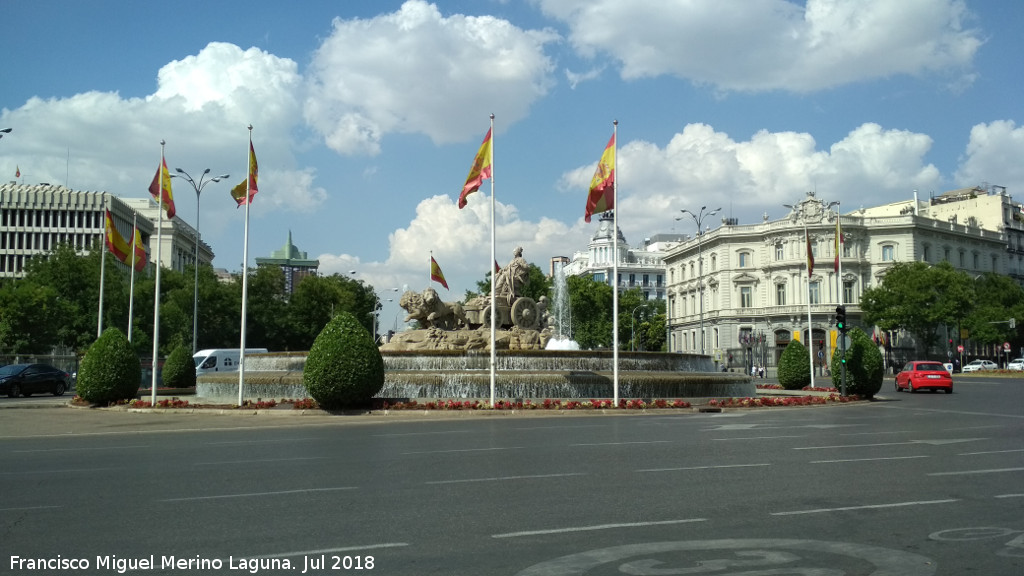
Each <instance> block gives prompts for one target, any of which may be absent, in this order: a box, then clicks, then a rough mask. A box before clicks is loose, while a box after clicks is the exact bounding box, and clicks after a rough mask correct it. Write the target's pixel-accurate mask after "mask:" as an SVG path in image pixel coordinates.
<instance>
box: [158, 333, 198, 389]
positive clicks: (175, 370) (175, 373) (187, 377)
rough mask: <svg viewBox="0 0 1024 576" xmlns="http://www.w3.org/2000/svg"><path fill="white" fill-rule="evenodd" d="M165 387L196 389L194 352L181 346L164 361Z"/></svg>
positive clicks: (172, 351)
mask: <svg viewBox="0 0 1024 576" xmlns="http://www.w3.org/2000/svg"><path fill="white" fill-rule="evenodd" d="M163 380H164V386H166V387H168V388H195V386H196V363H195V361H194V360H193V359H192V350H191V349H190V348H185V346H184V345H181V344H179V345H178V346H177V347H176V348H175V349H174V350H171V353H170V355H168V356H167V359H166V360H164V369H163Z"/></svg>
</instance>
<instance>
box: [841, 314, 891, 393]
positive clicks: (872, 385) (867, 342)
mask: <svg viewBox="0 0 1024 576" xmlns="http://www.w3.org/2000/svg"><path fill="white" fill-rule="evenodd" d="M849 334H850V348H849V349H848V350H847V351H846V394H847V395H851V394H856V395H857V396H860V397H862V398H871V397H873V396H874V395H875V394H877V393H878V391H879V390H881V389H882V380H883V379H884V378H885V360H884V358H882V353H881V352H880V351H879V350H878V345H877V344H875V343H874V342H872V341H871V338H869V337H868V335H867V334H865V333H864V332H863V331H862V330H860V329H859V328H854V329H852V330H850V332H849ZM842 366H843V365H842V355H841V354H840V353H839V349H838V347H837V348H836V350H835V352H833V353H832V385H833V386H835V387H836V389H838V390H842V379H843V375H842Z"/></svg>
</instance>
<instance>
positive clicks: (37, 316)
mask: <svg viewBox="0 0 1024 576" xmlns="http://www.w3.org/2000/svg"><path fill="white" fill-rule="evenodd" d="M62 312H63V306H62V304H61V302H60V299H59V296H58V294H57V291H56V290H54V289H53V288H51V287H49V286H41V285H39V284H36V283H35V282H32V281H28V280H25V281H19V282H7V283H5V284H4V285H3V287H0V351H4V352H8V353H19V352H20V353H30V354H43V353H47V352H49V351H50V348H51V347H52V346H53V344H54V343H55V342H57V341H58V333H59V330H60V324H61V322H62V320H63V314H62Z"/></svg>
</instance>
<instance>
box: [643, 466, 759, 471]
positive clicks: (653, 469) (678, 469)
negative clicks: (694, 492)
mask: <svg viewBox="0 0 1024 576" xmlns="http://www.w3.org/2000/svg"><path fill="white" fill-rule="evenodd" d="M758 466H771V464H722V465H720V466H687V467H685V468H645V469H643V470H637V472H679V471H682V470H713V469H716V468H755V467H758Z"/></svg>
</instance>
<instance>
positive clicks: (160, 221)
mask: <svg viewBox="0 0 1024 576" xmlns="http://www.w3.org/2000/svg"><path fill="white" fill-rule="evenodd" d="M165 144H166V142H164V141H163V140H161V141H160V166H159V168H157V180H158V181H159V182H160V186H159V187H160V195H159V196H158V197H157V202H156V207H157V225H156V280H155V282H156V289H155V290H154V292H155V293H156V294H155V295H154V296H153V381H152V384H151V386H152V388H151V392H150V403H151V404H152V405H153V406H156V372H157V366H158V364H157V362H158V359H159V353H160V268H161V266H160V257H161V252H162V249H163V244H164V243H163V232H164V145H165Z"/></svg>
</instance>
